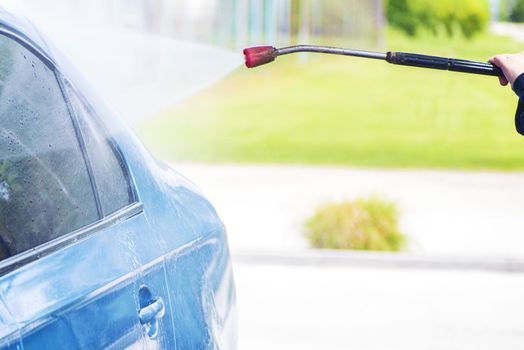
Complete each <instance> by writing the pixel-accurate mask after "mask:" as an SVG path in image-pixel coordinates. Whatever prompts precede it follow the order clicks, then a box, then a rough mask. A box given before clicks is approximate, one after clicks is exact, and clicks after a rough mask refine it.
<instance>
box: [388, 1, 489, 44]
mask: <svg viewBox="0 0 524 350" xmlns="http://www.w3.org/2000/svg"><path fill="white" fill-rule="evenodd" d="M386 16H387V18H388V21H389V23H390V25H391V26H393V27H396V28H399V29H401V30H402V31H404V32H405V33H407V34H408V35H411V36H413V35H416V34H417V31H418V30H419V29H421V28H425V29H429V30H430V31H431V32H433V33H434V34H436V33H437V32H438V31H439V30H440V28H443V29H445V30H446V32H447V33H448V34H449V35H453V34H454V33H455V32H456V30H457V29H459V30H460V31H461V32H462V34H464V35H465V36H466V37H467V38H471V37H472V36H473V35H475V34H476V33H479V32H481V31H483V30H484V29H485V28H486V26H487V25H488V23H489V16H490V10H489V4H488V1H487V0H460V1H456V0H439V1H435V0H387V4H386Z"/></svg>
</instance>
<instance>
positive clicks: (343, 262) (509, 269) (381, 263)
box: [232, 250, 524, 273]
mask: <svg viewBox="0 0 524 350" xmlns="http://www.w3.org/2000/svg"><path fill="white" fill-rule="evenodd" d="M232 259H233V263H242V264H276V265H301V266H343V267H370V268H403V269H437V270H470V271H471V270H473V271H490V272H505V273H524V259H519V258H498V257H457V256H445V255H415V254H405V253H380V252H353V251H337V250H311V251H304V252H261V251H253V252H248V251H246V252H239V253H233V254H232Z"/></svg>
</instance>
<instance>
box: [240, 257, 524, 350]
mask: <svg viewBox="0 0 524 350" xmlns="http://www.w3.org/2000/svg"><path fill="white" fill-rule="evenodd" d="M235 277H236V283H237V291H238V306H239V321H240V329H239V330H240V339H239V340H240V346H239V349H250V350H257V349H260V350H262V349H264V350H265V349H272V350H279V349H282V350H284V349H286V350H288V349H301V350H308V349H311V350H313V349H333V350H336V349H358V350H368V349H369V350H382V349H384V350H386V349H387V350H390V349H402V350H424V349H431V350H454V349H457V350H464V349H475V350H483V349H485V350H492V349H505V350H513V349H514V350H517V349H519V350H520V349H523V348H524V302H523V299H522V296H523V295H524V275H522V274H508V273H492V272H471V271H439V270H432V269H416V270H412V269H408V270H406V269H397V268H380V269H377V268H355V267H343V266H338V267H333V266H330V267H318V266H299V265H293V266H290V265H286V264H267V263H264V264H246V263H244V262H242V263H235Z"/></svg>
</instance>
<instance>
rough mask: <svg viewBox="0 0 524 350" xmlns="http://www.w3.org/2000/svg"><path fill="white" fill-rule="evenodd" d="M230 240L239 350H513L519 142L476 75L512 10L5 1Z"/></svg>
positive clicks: (522, 191) (364, 0)
mask: <svg viewBox="0 0 524 350" xmlns="http://www.w3.org/2000/svg"><path fill="white" fill-rule="evenodd" d="M0 3H3V5H6V6H9V7H11V8H13V9H14V10H15V11H17V12H19V13H21V14H23V15H25V16H27V17H28V18H29V19H31V20H32V21H33V22H34V23H35V24H36V25H37V26H38V27H39V28H40V29H41V30H42V31H43V32H44V33H45V34H46V35H48V36H49V37H50V38H51V39H52V40H53V42H54V43H55V44H56V46H57V47H59V48H60V49H61V50H62V51H63V52H64V53H65V54H66V55H67V56H69V58H70V59H71V61H72V62H73V63H74V64H75V65H77V66H78V68H79V69H80V70H81V72H82V73H83V74H84V76H85V77H86V79H88V80H90V81H91V83H92V84H93V86H94V87H95V88H96V89H97V90H98V91H99V92H100V94H101V95H102V96H103V97H104V98H105V99H106V100H107V101H108V102H109V103H110V104H111V105H112V107H113V108H114V109H116V110H118V111H120V114H121V115H122V117H123V118H124V119H126V120H127V121H128V122H129V123H130V124H132V126H133V127H134V129H135V131H136V132H137V133H138V135H139V136H140V138H141V139H142V140H143V141H144V142H145V143H146V145H147V146H148V148H149V149H151V151H152V152H153V153H155V155H156V156H157V157H159V158H160V159H162V160H164V161H166V162H168V163H170V164H171V166H172V167H173V168H174V169H176V170H178V171H180V172H181V173H183V174H184V175H186V176H187V177H189V178H190V179H192V180H193V181H194V182H195V183H197V184H198V185H199V186H200V187H201V188H202V189H203V191H204V192H205V193H207V194H208V196H209V197H210V198H211V200H212V201H213V202H214V204H215V205H216V207H217V210H218V211H219V213H220V214H221V216H222V218H223V220H224V222H225V224H226V226H227V227H228V234H229V241H230V247H231V251H232V254H233V259H234V264H235V274H236V282H237V290H238V303H239V313H240V315H239V316H240V328H239V341H240V344H239V345H240V349H268V348H271V349H295V348H296V349H317V348H324V349H347V348H356V349H494V348H497V349H522V348H523V347H524V301H523V300H522V295H524V274H523V273H524V248H523V247H524V235H523V227H524V216H523V215H522V211H523V209H524V186H522V183H523V181H524V172H523V171H524V139H523V138H522V136H519V135H518V134H517V133H516V131H515V128H514V112H515V108H516V104H517V98H516V96H515V95H514V94H513V92H512V91H511V89H510V88H505V89H503V88H501V87H500V86H499V85H498V81H497V79H494V78H490V77H481V76H470V75H465V74H457V73H448V72H440V71H429V70H424V69H416V68H406V67H398V66H391V65H388V64H386V63H384V62H380V61H369V60H363V59H358V58H348V57H333V56H321V55H314V54H310V55H296V56H289V57H281V58H279V59H278V60H277V62H275V63H273V64H271V65H268V66H264V67H260V68H257V69H255V70H247V69H246V68H245V67H243V66H242V64H243V58H242V55H241V54H240V53H241V49H242V48H244V47H246V46H250V45H265V44H269V45H275V46H286V45H292V44H297V43H302V44H326V45H331V46H337V45H340V46H347V47H352V48H361V49H370V50H379V51H387V50H394V51H408V52H417V53H424V54H430V55H441V56H448V57H456V58H463V59H471V60H479V61H486V60H487V59H488V58H489V57H490V56H492V55H495V54H499V53H508V52H518V51H521V50H522V49H523V48H524V24H520V22H523V21H524V1H523V0H492V1H489V2H488V1H487V0H463V1H454V0H439V1H432V0H327V1H320V0H45V1H42V0H14V1H6V0H4V1H0Z"/></svg>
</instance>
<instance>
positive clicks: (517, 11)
mask: <svg viewBox="0 0 524 350" xmlns="http://www.w3.org/2000/svg"><path fill="white" fill-rule="evenodd" d="M509 20H510V21H511V22H524V0H516V1H515V3H514V4H513V6H512V7H511V11H510V12H509Z"/></svg>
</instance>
